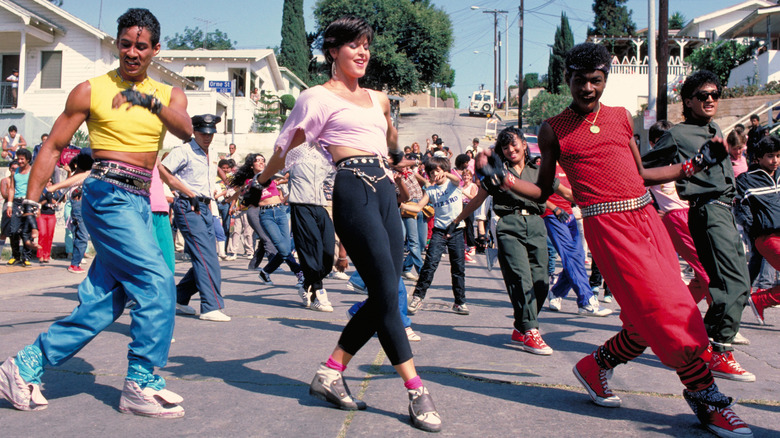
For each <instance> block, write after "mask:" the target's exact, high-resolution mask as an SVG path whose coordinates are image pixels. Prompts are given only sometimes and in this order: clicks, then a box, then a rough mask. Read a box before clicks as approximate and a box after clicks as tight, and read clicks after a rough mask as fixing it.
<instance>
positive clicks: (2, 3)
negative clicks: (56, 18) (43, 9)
mask: <svg viewBox="0 0 780 438" xmlns="http://www.w3.org/2000/svg"><path fill="white" fill-rule="evenodd" d="M0 8H3V9H5V10H7V11H8V12H10V13H12V14H14V15H16V16H17V17H19V18H21V19H22V22H23V23H24V24H26V25H28V26H29V25H33V26H37V27H45V28H48V29H47V30H48V31H49V32H60V33H63V34H64V33H65V29H64V28H62V27H60V26H58V25H56V24H54V23H52V22H51V21H50V20H48V19H46V18H44V17H42V16H40V15H39V14H36V13H35V12H33V11H30V10H29V9H27V8H25V7H23V6H21V5H18V4H16V3H14V2H11V1H9V0H0Z"/></svg>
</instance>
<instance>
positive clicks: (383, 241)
mask: <svg viewBox="0 0 780 438" xmlns="http://www.w3.org/2000/svg"><path fill="white" fill-rule="evenodd" d="M366 161H368V160H366ZM377 163H378V161H377V160H376V158H374V159H373V163H363V164H348V165H346V166H344V168H340V169H339V171H338V173H337V174H336V181H335V185H334V189H333V225H334V227H335V229H336V234H338V236H339V239H340V240H341V243H342V244H343V245H344V248H345V249H346V250H347V254H349V257H350V259H351V260H352V263H353V264H354V265H355V268H356V269H357V271H358V273H359V274H360V276H361V278H363V281H365V283H366V290H367V291H368V300H366V304H365V305H364V306H363V307H361V308H360V310H359V311H358V312H357V313H356V314H355V316H353V317H352V319H350V320H349V323H347V326H346V327H344V331H343V332H342V333H341V337H340V338H339V343H338V345H339V347H341V349H343V350H344V351H346V352H347V353H349V354H351V355H355V354H356V353H357V352H358V350H360V348H361V347H363V345H365V343H366V342H368V340H369V339H371V337H373V336H374V333H376V334H377V335H378V336H379V342H380V344H381V345H382V348H383V349H384V351H385V353H386V354H387V357H388V358H389V359H390V363H391V364H393V365H398V364H401V363H404V362H406V361H408V360H409V359H411V358H412V349H411V347H410V346H409V340H408V339H407V338H406V332H405V330H404V326H403V323H402V322H401V314H400V313H399V312H398V280H399V278H401V271H402V267H403V243H404V236H403V232H402V227H401V216H400V214H399V212H398V203H397V201H396V194H395V186H394V185H393V183H392V182H391V180H390V178H389V177H387V176H385V170H384V169H383V168H381V167H379V165H378V164H377ZM353 170H354V171H353ZM379 178H381V179H379ZM372 187H373V188H372Z"/></svg>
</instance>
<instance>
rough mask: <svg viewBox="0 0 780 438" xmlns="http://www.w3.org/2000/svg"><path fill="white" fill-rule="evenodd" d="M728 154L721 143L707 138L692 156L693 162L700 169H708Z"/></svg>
mask: <svg viewBox="0 0 780 438" xmlns="http://www.w3.org/2000/svg"><path fill="white" fill-rule="evenodd" d="M728 156H729V153H728V151H727V150H726V148H725V147H724V146H723V145H722V144H720V143H713V142H712V140H709V141H707V143H704V145H703V146H702V147H701V149H699V153H698V154H696V155H694V156H693V164H695V165H696V166H697V167H700V168H702V169H709V168H710V167H712V166H715V165H717V164H719V163H720V162H721V161H723V160H724V159H726V157H728Z"/></svg>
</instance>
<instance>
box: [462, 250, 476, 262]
mask: <svg viewBox="0 0 780 438" xmlns="http://www.w3.org/2000/svg"><path fill="white" fill-rule="evenodd" d="M465 258H466V263H477V261H476V260H474V257H472V256H471V254H469V253H468V252H467V253H466V256H465Z"/></svg>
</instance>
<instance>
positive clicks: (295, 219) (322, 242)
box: [290, 204, 336, 291]
mask: <svg viewBox="0 0 780 438" xmlns="http://www.w3.org/2000/svg"><path fill="white" fill-rule="evenodd" d="M290 216H291V220H290V222H291V223H292V235H293V239H294V240H295V250H296V251H297V252H298V261H299V262H300V264H301V269H302V270H303V288H304V290H307V291H308V290H309V289H311V290H312V291H315V290H320V289H322V279H323V278H325V277H326V276H327V275H328V274H329V273H330V270H331V269H332V267H333V254H334V251H335V248H336V235H335V234H334V231H333V222H332V221H331V220H330V216H328V211H327V210H325V207H322V206H320V205H308V204H290Z"/></svg>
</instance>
